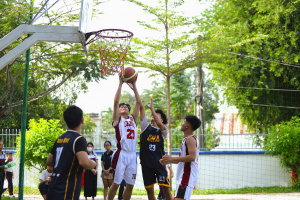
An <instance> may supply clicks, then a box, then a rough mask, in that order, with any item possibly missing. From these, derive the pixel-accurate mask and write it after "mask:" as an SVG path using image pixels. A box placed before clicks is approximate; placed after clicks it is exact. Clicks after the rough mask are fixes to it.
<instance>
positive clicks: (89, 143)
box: [86, 142, 94, 146]
mask: <svg viewBox="0 0 300 200" xmlns="http://www.w3.org/2000/svg"><path fill="white" fill-rule="evenodd" d="M89 144H90V145H92V146H94V144H93V143H92V142H88V143H87V145H86V146H89Z"/></svg>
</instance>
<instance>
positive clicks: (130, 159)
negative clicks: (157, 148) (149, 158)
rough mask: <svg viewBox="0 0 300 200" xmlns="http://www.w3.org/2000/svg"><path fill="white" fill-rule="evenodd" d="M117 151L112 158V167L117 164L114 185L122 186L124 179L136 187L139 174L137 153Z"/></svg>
mask: <svg viewBox="0 0 300 200" xmlns="http://www.w3.org/2000/svg"><path fill="white" fill-rule="evenodd" d="M116 152H118V150H117V151H115V152H114V154H113V156H112V166H113V163H115V177H114V183H116V184H121V182H122V180H123V179H124V180H125V182H126V183H127V184H129V185H134V184H135V180H136V173H137V156H136V152H130V153H128V152H125V151H122V150H121V151H119V153H116Z"/></svg>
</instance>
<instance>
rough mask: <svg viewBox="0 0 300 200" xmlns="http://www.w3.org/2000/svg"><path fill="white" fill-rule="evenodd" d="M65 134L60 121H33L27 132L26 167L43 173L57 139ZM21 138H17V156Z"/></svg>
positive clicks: (30, 122)
mask: <svg viewBox="0 0 300 200" xmlns="http://www.w3.org/2000/svg"><path fill="white" fill-rule="evenodd" d="M63 133H64V130H63V129H62V127H61V124H60V122H59V120H45V119H39V120H35V119H31V120H29V130H28V131H27V132H26V146H25V158H27V159H25V166H26V167H28V168H29V169H30V168H36V169H38V170H39V171H40V172H42V171H43V170H44V169H45V167H46V160H47V158H48V155H49V152H51V149H52V147H53V145H54V142H55V141H56V139H57V138H58V137H59V136H61V135H62V134H63ZM20 145H21V137H20V135H19V136H18V137H17V150H16V154H17V156H19V155H20Z"/></svg>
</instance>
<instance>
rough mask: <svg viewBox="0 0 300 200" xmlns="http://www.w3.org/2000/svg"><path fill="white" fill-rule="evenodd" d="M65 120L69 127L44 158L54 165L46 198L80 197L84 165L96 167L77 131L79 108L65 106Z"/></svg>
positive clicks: (78, 129)
mask: <svg viewBox="0 0 300 200" xmlns="http://www.w3.org/2000/svg"><path fill="white" fill-rule="evenodd" d="M64 120H65V122H66V124H67V126H68V128H69V130H67V132H66V133H64V134H63V135H61V136H60V137H59V138H58V139H57V140H56V141H55V143H54V146H53V148H52V150H51V153H50V154H49V156H48V158H47V166H53V174H52V177H51V181H50V184H49V190H48V196H47V199H48V200H60V199H74V200H79V195H80V190H81V178H82V171H83V169H94V168H95V167H96V162H95V161H93V160H91V159H89V158H88V154H87V148H86V147H87V143H86V140H85V138H84V137H82V135H80V132H81V129H82V127H83V124H84V119H83V113H82V110H81V109H80V108H79V107H77V106H70V107H68V108H67V109H66V110H65V111H64Z"/></svg>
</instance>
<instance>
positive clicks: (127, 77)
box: [120, 67, 138, 83]
mask: <svg viewBox="0 0 300 200" xmlns="http://www.w3.org/2000/svg"><path fill="white" fill-rule="evenodd" d="M120 76H121V73H120ZM137 76H138V74H137V72H136V71H135V69H134V68H133V67H126V68H125V69H124V75H123V81H124V82H126V83H132V82H134V81H135V80H136V79H137Z"/></svg>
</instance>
